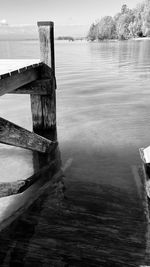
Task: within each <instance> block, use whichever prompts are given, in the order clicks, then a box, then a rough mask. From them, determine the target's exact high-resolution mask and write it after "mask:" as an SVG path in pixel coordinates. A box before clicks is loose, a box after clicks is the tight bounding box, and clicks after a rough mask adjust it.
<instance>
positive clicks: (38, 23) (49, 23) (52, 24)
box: [37, 21, 54, 27]
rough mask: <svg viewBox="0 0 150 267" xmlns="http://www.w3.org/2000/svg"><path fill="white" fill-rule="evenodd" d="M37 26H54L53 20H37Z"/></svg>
mask: <svg viewBox="0 0 150 267" xmlns="http://www.w3.org/2000/svg"><path fill="white" fill-rule="evenodd" d="M37 25H38V27H39V26H51V27H53V26H54V22H53V21H38V22H37Z"/></svg>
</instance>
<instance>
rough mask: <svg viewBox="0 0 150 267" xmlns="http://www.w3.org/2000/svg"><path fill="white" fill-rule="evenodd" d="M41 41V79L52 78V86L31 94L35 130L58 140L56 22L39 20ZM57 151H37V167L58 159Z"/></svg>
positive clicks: (52, 139) (35, 161)
mask: <svg viewBox="0 0 150 267" xmlns="http://www.w3.org/2000/svg"><path fill="white" fill-rule="evenodd" d="M38 30H39V41H40V60H41V61H42V62H43V64H42V65H41V67H40V79H42V80H51V81H53V82H52V86H49V83H47V88H46V89H47V90H46V91H47V94H46V95H39V94H37V95H36V94H34V95H33V94H31V111H32V121H33V131H34V132H35V133H37V134H39V135H41V136H43V137H45V138H47V139H50V140H51V141H56V139H57V132H56V94H55V89H56V79H55V56H54V23H53V22H48V21H46V22H43V21H42V22H38ZM56 154H57V153H56V152H54V153H51V154H47V155H46V154H45V155H41V154H39V153H38V154H37V153H35V155H34V157H35V160H34V165H35V169H37V168H41V167H43V166H44V165H46V164H49V163H50V161H51V160H52V159H56V157H57V156H56Z"/></svg>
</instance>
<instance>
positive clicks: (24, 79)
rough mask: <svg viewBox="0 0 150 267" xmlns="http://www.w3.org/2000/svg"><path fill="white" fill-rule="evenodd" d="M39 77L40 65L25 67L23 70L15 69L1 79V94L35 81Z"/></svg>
mask: <svg viewBox="0 0 150 267" xmlns="http://www.w3.org/2000/svg"><path fill="white" fill-rule="evenodd" d="M38 78H39V66H38V67H35V68H31V69H24V71H23V72H18V71H14V72H12V73H11V74H10V75H6V76H5V75H3V77H1V79H0V96H1V95H4V94H6V93H9V92H11V91H14V90H15V89H17V88H19V87H21V86H23V85H25V84H28V83H30V82H33V81H35V80H37V79H38Z"/></svg>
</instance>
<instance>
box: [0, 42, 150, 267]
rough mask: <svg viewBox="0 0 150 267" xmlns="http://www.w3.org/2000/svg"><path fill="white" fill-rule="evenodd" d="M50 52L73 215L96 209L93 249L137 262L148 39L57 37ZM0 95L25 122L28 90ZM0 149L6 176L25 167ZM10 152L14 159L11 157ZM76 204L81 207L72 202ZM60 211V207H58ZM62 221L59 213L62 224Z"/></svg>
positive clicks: (15, 54)
mask: <svg viewBox="0 0 150 267" xmlns="http://www.w3.org/2000/svg"><path fill="white" fill-rule="evenodd" d="M0 51H1V53H0V58H39V44H38V42H36V41H34V42H0ZM55 53H56V77H57V128H58V140H59V146H60V150H61V157H62V168H63V170H64V174H65V176H66V178H65V184H66V186H67V193H66V194H67V196H68V199H69V201H70V202H69V203H71V204H70V205H72V206H73V205H75V209H74V211H76V213H77V214H76V216H77V215H78V212H79V213H80V212H81V211H82V212H85V216H87V217H86V218H87V220H88V218H89V213H88V212H91V214H92V211H93V212H95V213H94V214H98V216H99V217H98V218H99V225H100V232H99V240H98V241H94V240H97V239H95V237H94V239H91V240H93V242H98V243H96V246H97V244H99V242H100V243H102V245H103V246H104V247H102V251H100V255H103V256H104V254H103V253H104V251H105V252H106V254H105V256H104V258H109V259H110V261H113V262H114V261H115V260H116V261H117V260H118V262H121V263H123V265H122V266H125V265H124V262H126V260H128V263H131V262H132V263H135V262H136V263H138V264H139V263H143V262H142V260H143V257H144V256H143V255H144V248H145V246H146V245H145V243H146V239H145V233H146V228H145V224H144V220H145V219H144V212H143V202H142V200H141V198H142V194H143V187H142V184H141V180H140V177H139V173H138V170H139V165H140V164H141V161H140V157H139V151H138V149H139V148H140V147H145V146H148V145H150V137H149V135H150V119H149V117H150V116H149V114H150V89H149V84H150V60H149V58H150V40H138V41H135V40H133V41H124V42H116V41H113V42H102V43H86V42H57V43H56V45H55ZM0 101H1V102H0V103H1V105H0V114H1V116H2V117H5V118H8V119H10V120H12V121H14V122H16V123H19V124H20V125H21V126H24V127H26V128H28V129H31V124H32V123H31V114H30V102H29V98H28V97H26V96H16V95H15V96H11V95H8V96H7V95H6V96H5V97H3V98H2V99H1V100H0ZM18 114H19V115H18ZM0 156H1V157H2V159H3V160H2V163H1V164H3V165H2V166H1V170H3V171H2V176H3V177H4V178H5V179H8V165H6V164H5V160H7V161H8V159H9V169H10V168H11V175H10V177H9V179H12V180H13V179H16V178H15V177H20V178H23V177H26V176H29V175H30V174H31V173H32V172H33V170H32V154H31V153H29V152H25V151H23V150H20V149H17V150H15V151H14V149H12V150H10V149H9V150H8V149H6V147H5V149H1V152H0ZM12 156H13V159H19V161H17V163H15V164H17V165H14V161H12ZM15 162H16V160H15ZM20 165H21V166H22V168H21V170H20ZM92 201H93V202H92ZM49 202H50V198H49ZM93 203H94V204H93ZM80 204H82V205H83V207H82V209H81V210H80V209H79V210H78V207H80ZM72 206H71V207H72ZM45 207H46V204H45ZM67 207H68V206H67ZM73 207H74V206H73ZM80 208H81V207H80ZM84 209H85V210H84ZM62 212H64V215H65V214H66V213H65V212H66V210H65V209H64V210H63V211H62ZM47 214H48V212H46V222H49V225H50V221H51V219H50V217H48V215H47ZM74 214H75V213H74ZM49 216H50V215H49ZM66 216H68V214H67V215H66ZM74 216H75V215H74ZM81 217H82V216H81ZM62 218H63V216H62ZM67 218H68V217H67ZM69 218H70V217H69ZM76 218H77V219H76V220H78V219H79V218H78V216H77V217H76ZM92 218H93V217H92ZM80 219H82V218H80ZM64 220H65V219H64ZM68 220H69V219H68ZM96 220H97V219H96ZM122 220H123V221H122ZM103 221H105V223H104V225H102V226H101V224H103V223H102V222H103ZM54 222H55V221H54ZM71 222H72V217H71V219H70V223H71ZM73 222H74V220H73ZM67 223H68V222H66V221H63V225H65V224H66V227H68V224H67ZM76 223H77V224H79V226H81V225H82V224H84V223H85V222H84V220H83V221H82V224H81V221H80V223H79V222H77V221H76ZM99 225H98V226H97V227H99ZM69 226H70V225H69ZM103 226H104V228H105V229H104V228H103ZM93 227H94V226H93ZM101 227H102V228H101ZM39 229H40V226H39ZM66 229H67V228H66ZM85 229H87V228H86V227H85ZM92 229H94V228H92ZM96 229H97V228H96ZM81 230H82V231H83V229H80V231H81ZM53 231H55V230H54V229H53ZM61 231H64V230H63V229H62V230H61ZM66 231H67V230H66ZM92 231H93V230H92ZM103 231H105V232H106V233H105V234H103ZM41 232H42V231H41ZM90 233H91V232H90ZM107 233H108V237H107ZM86 234H87V236H88V230H87V233H86ZM109 234H110V237H111V242H110V239H109ZM62 235H63V233H62ZM48 236H51V231H50V232H49V234H48ZM112 236H113V237H112ZM64 238H68V237H66V235H65V237H64ZM71 238H74V237H72V236H71ZM92 238H93V237H92ZM65 240H66V239H65ZM68 240H69V239H68ZM100 240H103V242H101V241H100ZM71 241H72V240H71ZM68 242H69V241H68ZM120 242H121V243H120ZM71 244H72V243H71ZM91 244H92V241H91ZM93 244H94V243H93ZM120 244H122V245H120ZM68 247H69V246H68ZM66 249H67V248H66ZM109 249H110V253H109ZM130 253H131V254H130ZM108 254H109V255H108ZM83 255H84V254H83ZM103 256H102V259H103ZM111 256H112V257H114V258H113V259H111ZM138 264H136V265H134V264H133V265H131V266H138ZM96 266H98V265H96ZM102 266H103V265H102ZM110 266H113V265H110ZM118 266H120V265H118ZM126 266H130V265H126Z"/></svg>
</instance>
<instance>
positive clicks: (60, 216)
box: [0, 146, 147, 267]
mask: <svg viewBox="0 0 150 267" xmlns="http://www.w3.org/2000/svg"><path fill="white" fill-rule="evenodd" d="M70 149H71V147H69V146H68V147H66V149H65V148H63V149H62V153H61V154H62V157H63V156H66V155H68V154H69V153H70ZM77 150H78V154H76V153H77ZM112 154H113V155H114V157H115V158H114V161H112V162H110V161H109V163H108V161H107V162H105V165H104V164H103V166H101V164H100V161H98V158H99V160H101V159H102V157H104V158H105V160H106V159H109V158H110V151H109V153H108V154H107V152H106V153H105V154H103V155H102V154H101V152H99V153H97V152H96V151H95V150H94V149H93V150H92V151H91V152H90V154H89V153H88V151H85V149H83V147H81V146H80V149H79V147H76V151H75V149H74V153H72V159H71V158H70V159H68V160H67V162H66V161H65V164H64V165H63V166H62V168H63V171H64V174H65V178H64V180H65V187H66V191H65V197H64V198H61V199H59V198H58V196H59V194H57V195H56V191H55V190H54V191H53V190H52V191H51V186H50V184H47V186H46V187H45V190H44V191H43V193H42V194H41V195H40V196H39V198H38V199H37V200H36V201H35V202H34V203H33V204H32V205H31V206H30V207H29V208H28V209H27V210H26V211H24V213H23V214H22V215H20V216H19V217H18V218H17V219H16V220H15V221H14V222H12V224H11V225H10V226H9V227H7V228H6V229H4V230H3V231H2V232H1V233H0V248H1V249H0V266H37V267H38V266H39V267H41V266H71V267H72V266H76V267H77V266H120V267H121V266H140V264H141V265H142V264H144V257H145V251H146V234H147V222H146V218H145V214H144V203H143V200H142V199H141V197H140V195H139V194H138V192H137V188H136V186H135V184H134V181H133V177H132V176H133V174H132V172H131V169H130V166H129V165H128V160H127V157H126V155H125V154H124V152H123V151H122V153H120V155H121V157H122V159H123V160H121V157H120V161H119V160H118V159H117V160H116V152H115V151H112ZM92 158H93V161H91V159H92ZM65 160H66V159H65ZM63 161H64V160H63ZM85 162H86V164H85ZM89 162H91V164H89ZM103 162H104V161H103ZM115 162H116V163H115ZM119 164H120V166H119ZM117 166H118V169H116V167H117ZM106 167H107V169H106ZM123 169H124V171H126V173H124V172H122V170H123ZM110 171H111V173H110ZM104 173H105V174H104ZM61 175H62V174H61ZM108 175H109V177H108ZM116 175H119V179H120V180H121V181H122V183H120V184H118V182H117V181H118V180H119V179H118V180H117V178H116V177H115V176H116ZM137 175H138V174H137ZM125 178H126V181H125ZM104 179H106V180H105V181H104ZM113 179H114V183H112V182H110V181H111V180H113ZM139 179H140V178H139ZM126 183H127V185H126ZM140 190H141V192H143V190H144V189H143V187H142V185H141V187H140Z"/></svg>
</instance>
